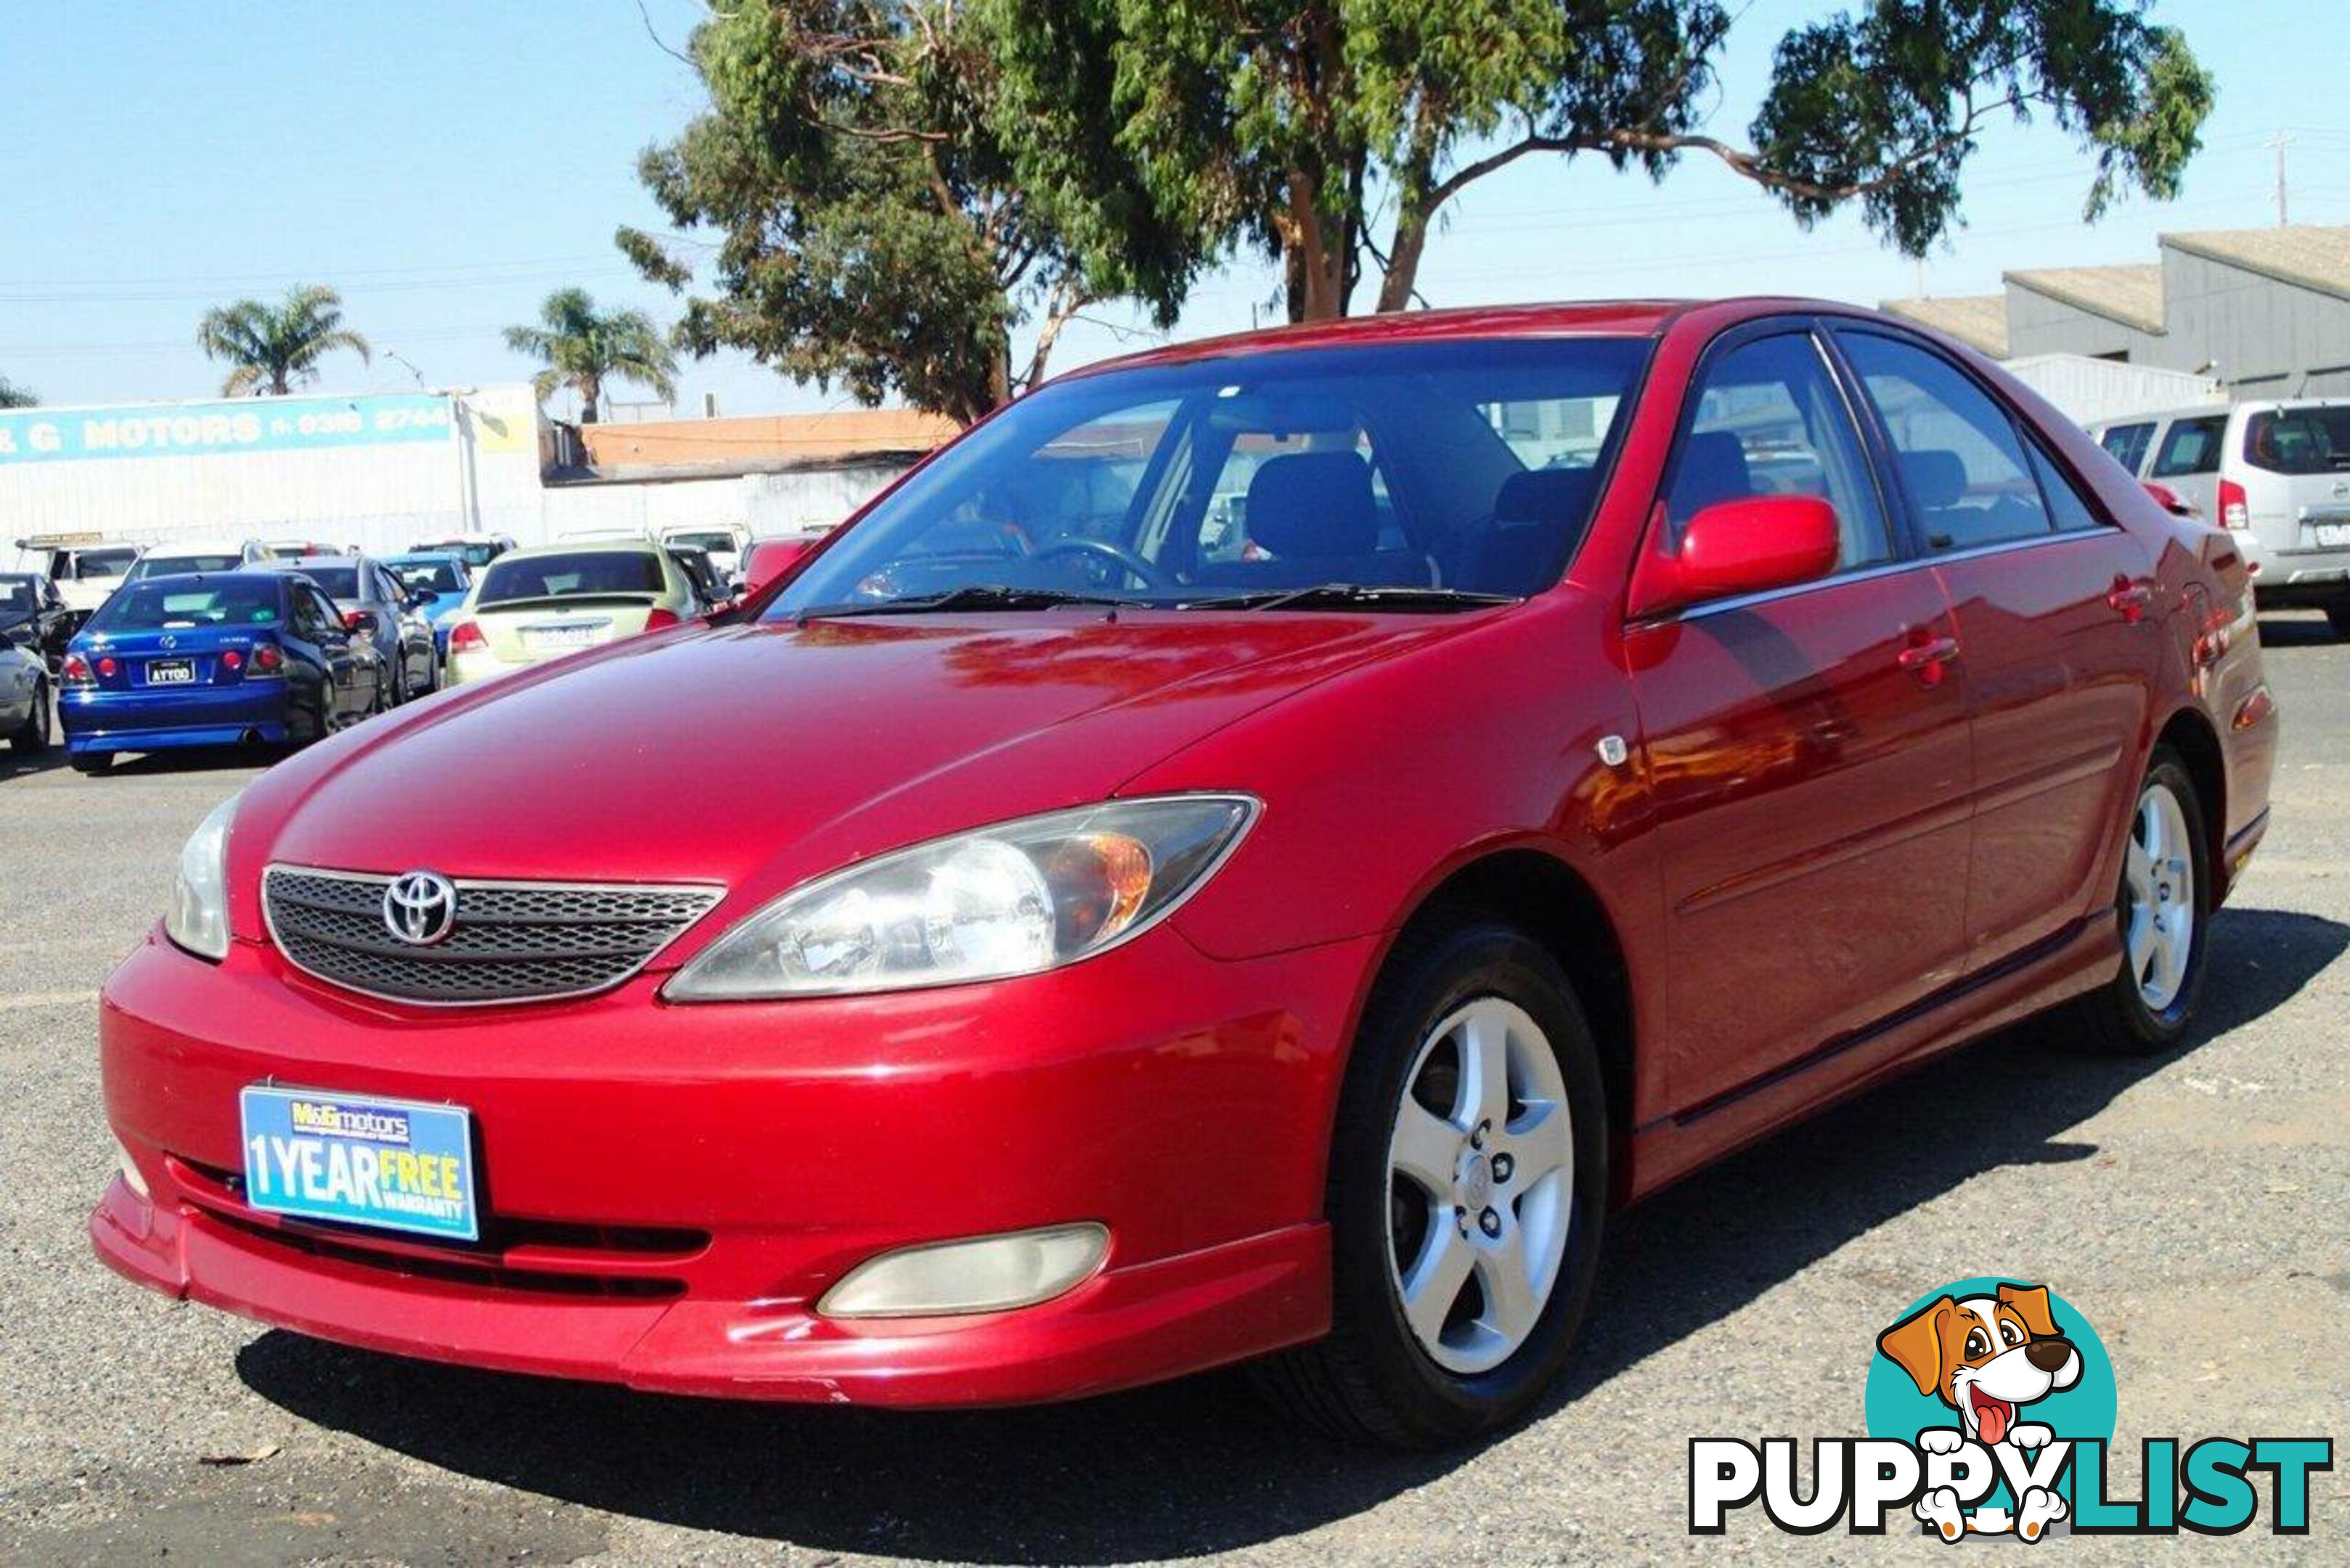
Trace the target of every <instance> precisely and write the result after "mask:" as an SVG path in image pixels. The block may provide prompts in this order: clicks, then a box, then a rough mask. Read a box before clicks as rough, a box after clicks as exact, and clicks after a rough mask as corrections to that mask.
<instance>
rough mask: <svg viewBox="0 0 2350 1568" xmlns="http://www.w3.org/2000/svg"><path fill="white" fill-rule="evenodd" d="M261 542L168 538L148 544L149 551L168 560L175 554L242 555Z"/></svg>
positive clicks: (250, 540)
mask: <svg viewBox="0 0 2350 1568" xmlns="http://www.w3.org/2000/svg"><path fill="white" fill-rule="evenodd" d="M259 542H260V541H258V540H255V539H167V540H165V541H164V542H163V543H161V544H160V545H148V546H147V553H148V554H149V555H151V556H158V557H160V558H161V559H163V560H166V561H168V560H170V559H171V558H172V556H233V555H242V554H243V553H244V551H245V550H246V549H247V548H248V547H250V546H251V545H255V544H258V543H259Z"/></svg>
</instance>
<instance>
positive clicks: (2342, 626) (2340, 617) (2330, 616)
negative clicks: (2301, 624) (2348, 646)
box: [2325, 599, 2350, 641]
mask: <svg viewBox="0 0 2350 1568" xmlns="http://www.w3.org/2000/svg"><path fill="white" fill-rule="evenodd" d="M2325 624H2326V625H2328V626H2330V627H2332V628H2334V636H2336V637H2338V638H2341V639H2344V640H2345V641H2350V599H2336V600H2335V601H2334V603H2332V604H2330V605H2327V606H2326V607H2325Z"/></svg>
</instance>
